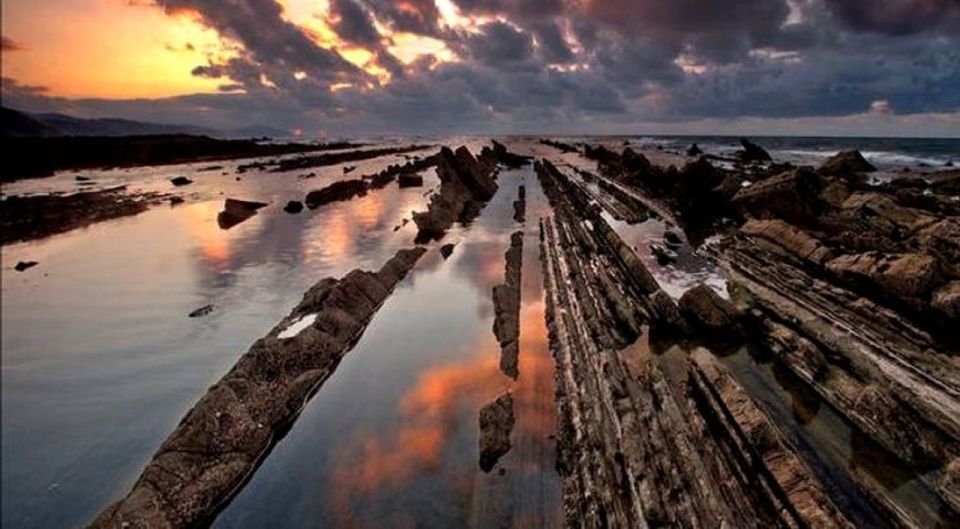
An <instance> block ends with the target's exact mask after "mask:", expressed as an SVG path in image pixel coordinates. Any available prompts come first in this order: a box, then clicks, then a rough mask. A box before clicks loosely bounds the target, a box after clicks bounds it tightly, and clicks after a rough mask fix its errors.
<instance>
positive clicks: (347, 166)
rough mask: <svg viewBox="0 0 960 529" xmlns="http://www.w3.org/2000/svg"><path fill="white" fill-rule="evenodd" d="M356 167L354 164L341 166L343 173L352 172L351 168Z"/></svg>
mask: <svg viewBox="0 0 960 529" xmlns="http://www.w3.org/2000/svg"><path fill="white" fill-rule="evenodd" d="M356 168H357V166H356V165H344V166H343V174H347V173H352V172H353V170H354V169H356Z"/></svg>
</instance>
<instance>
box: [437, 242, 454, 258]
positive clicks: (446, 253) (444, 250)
mask: <svg viewBox="0 0 960 529" xmlns="http://www.w3.org/2000/svg"><path fill="white" fill-rule="evenodd" d="M454 246H456V245H455V244H453V243H449V244H444V245H443V246H441V247H440V255H442V256H443V258H444V259H446V258H448V257H450V255H451V254H452V253H453V247H454Z"/></svg>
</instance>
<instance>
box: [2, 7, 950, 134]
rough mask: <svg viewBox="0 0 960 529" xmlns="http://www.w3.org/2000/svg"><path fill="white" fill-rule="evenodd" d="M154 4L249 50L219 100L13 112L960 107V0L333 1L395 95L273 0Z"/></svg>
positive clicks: (426, 116)
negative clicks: (466, 24) (425, 43)
mask: <svg viewBox="0 0 960 529" xmlns="http://www.w3.org/2000/svg"><path fill="white" fill-rule="evenodd" d="M155 1H156V2H157V4H158V5H161V6H162V7H164V8H165V9H166V10H167V11H168V12H172V11H176V10H179V9H192V10H195V11H197V12H198V13H200V14H201V16H202V17H203V21H204V23H206V24H207V25H209V26H210V27H213V28H215V29H216V30H217V31H219V32H220V33H221V34H223V35H225V36H228V37H231V38H233V39H235V40H236V41H237V42H239V43H240V44H241V45H242V50H241V52H240V53H239V55H238V56H237V57H234V58H232V59H229V60H226V61H223V62H212V63H210V64H205V65H198V66H197V68H196V69H195V70H194V74H195V75H199V76H206V77H212V78H222V79H225V82H224V85H223V92H224V93H219V94H208V95H197V96H182V97H175V98H166V99H163V100H159V101H144V100H133V101H120V102H118V101H106V100H81V101H77V100H66V99H62V98H50V97H46V96H45V94H44V93H43V92H42V91H39V90H37V89H35V87H20V86H17V85H14V84H9V81H8V80H4V98H5V101H6V100H7V99H9V98H8V97H7V96H8V85H9V86H11V87H12V88H11V89H10V91H9V93H12V94H13V97H14V99H13V101H15V102H17V103H18V104H19V103H22V104H24V105H31V107H30V108H33V109H37V108H40V109H57V110H59V111H70V110H71V109H72V110H74V111H78V112H80V111H82V112H85V113H87V114H88V115H89V114H91V113H93V114H96V113H97V112H103V113H106V114H109V115H127V116H132V117H136V118H138V119H153V120H156V119H157V117H158V116H160V117H164V118H165V119H161V120H179V121H183V120H191V119H193V118H194V117H195V116H204V117H205V119H208V120H210V121H211V123H209V124H212V125H215V126H240V125H246V124H250V123H262V124H267V125H274V126H281V127H287V128H295V127H296V128H303V129H305V130H317V129H320V130H325V131H331V132H332V131H337V132H346V131H357V132H374V131H375V132H409V131H414V132H483V131H500V132H512V131H538V130H551V129H558V128H559V129H565V130H575V129H577V128H579V127H588V126H589V127H596V128H594V129H593V130H597V131H600V132H602V131H603V126H604V124H616V125H618V126H621V125H622V126H625V127H626V126H629V125H630V124H631V123H642V122H649V121H661V122H684V121H690V120H700V119H708V118H723V119H726V118H741V117H744V116H748V117H757V118H803V117H809V116H847V115H852V114H863V113H866V112H868V111H870V109H873V110H874V112H876V110H877V109H884V110H886V114H887V115H888V116H893V117H896V116H902V115H909V114H914V113H936V112H958V111H960V91H958V90H956V89H955V88H954V87H956V86H960V52H957V51H956V50H958V49H960V31H958V30H957V28H960V22H958V23H954V22H956V21H957V17H958V5H960V0H890V1H885V2H874V1H868V0H860V1H854V0H675V1H670V2H668V1H661V0H588V1H582V0H453V3H454V4H455V5H456V6H457V7H458V8H459V10H460V11H461V13H462V14H464V15H467V16H482V17H485V18H484V19H483V20H484V21H485V22H482V23H479V25H478V26H473V27H471V28H470V29H465V28H463V27H459V26H457V27H452V28H451V27H446V25H445V24H443V22H442V17H441V16H440V12H439V10H438V9H437V7H436V5H435V3H434V1H433V0H404V1H402V2H400V1H393V0H331V4H330V5H331V13H329V20H330V21H331V26H332V29H333V31H335V32H336V33H337V35H338V36H339V37H340V39H341V40H342V41H344V42H347V43H351V44H354V45H360V46H363V47H365V48H366V49H368V50H369V51H370V52H371V53H373V55H374V59H373V61H374V62H375V63H376V64H377V65H380V66H381V67H383V68H384V69H386V70H387V71H389V72H390V74H391V80H390V82H389V83H385V84H380V83H379V82H378V81H377V80H376V79H375V78H373V77H372V76H370V75H369V74H367V73H365V72H363V71H361V70H359V69H358V68H356V67H355V66H353V65H352V64H350V63H348V62H346V61H345V60H344V59H343V58H342V57H340V56H339V55H338V54H337V52H336V51H333V50H324V49H322V48H320V47H318V46H317V45H316V44H315V43H314V42H313V40H312V39H311V38H310V36H309V35H307V34H306V33H305V32H304V30H303V29H301V28H300V27H298V26H296V25H294V24H292V23H290V22H287V21H286V20H284V18H283V17H282V13H281V10H280V7H279V5H278V4H277V3H276V2H275V1H274V0H234V1H233V2H229V3H227V2H223V1H216V0H155ZM378 27H380V28H386V31H384V35H381V34H380V32H379V31H378V29H377V28H378ZM390 32H394V33H396V32H408V33H415V34H419V35H424V36H430V37H432V38H435V39H440V40H442V41H443V42H444V43H445V44H446V46H447V47H448V48H449V49H450V50H452V51H453V53H454V54H456V56H457V57H458V60H457V61H456V62H452V63H440V62H437V61H436V60H435V58H433V57H430V56H426V57H422V58H421V59H419V60H417V61H414V62H413V63H411V64H407V65H405V64H403V63H401V62H400V61H399V60H398V59H397V58H396V57H394V56H393V55H391V54H390V52H389V51H388V49H387V48H388V47H389V45H390V44H391V37H390V36H389V35H390ZM301 71H302V72H305V73H306V74H307V75H306V76H303V75H296V76H295V75H294V73H295V72H301ZM265 80H266V81H268V82H265ZM335 83H352V85H353V86H351V87H347V88H343V87H342V85H341V86H338V87H337V88H338V89H337V90H332V89H331V87H332V85H334V84H335ZM241 87H242V88H243V91H244V93H236V91H237V89H238V88H241ZM31 88H33V89H32V90H31ZM11 106H12V105H11ZM176 116H181V117H179V118H176Z"/></svg>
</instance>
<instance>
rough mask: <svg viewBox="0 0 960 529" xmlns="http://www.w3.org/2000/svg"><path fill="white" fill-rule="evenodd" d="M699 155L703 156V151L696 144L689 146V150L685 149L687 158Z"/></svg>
mask: <svg viewBox="0 0 960 529" xmlns="http://www.w3.org/2000/svg"><path fill="white" fill-rule="evenodd" d="M701 154H703V150H702V149H700V146H699V145H697V144H696V143H694V144H692V145H690V148H689V149H687V156H700V155H701Z"/></svg>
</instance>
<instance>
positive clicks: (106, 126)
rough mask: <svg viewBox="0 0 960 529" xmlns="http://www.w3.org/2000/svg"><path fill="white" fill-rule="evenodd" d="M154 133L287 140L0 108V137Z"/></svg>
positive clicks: (264, 133) (263, 132)
mask: <svg viewBox="0 0 960 529" xmlns="http://www.w3.org/2000/svg"><path fill="white" fill-rule="evenodd" d="M155 134H192V135H197V136H210V137H211V138H223V139H227V138H260V137H270V138H277V137H281V138H282V137H286V136H289V135H290V133H289V132H287V131H284V130H280V129H274V128H270V127H261V126H249V127H243V128H238V129H215V128H210V127H200V126H196V125H167V124H163V123H149V122H145V121H133V120H129V119H117V118H96V119H85V118H76V117H73V116H67V115H65V114H28V113H25V112H20V111H18V110H13V109H10V108H2V107H0V137H38V136H39V137H51V136H142V135H155Z"/></svg>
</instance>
